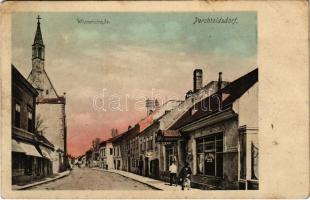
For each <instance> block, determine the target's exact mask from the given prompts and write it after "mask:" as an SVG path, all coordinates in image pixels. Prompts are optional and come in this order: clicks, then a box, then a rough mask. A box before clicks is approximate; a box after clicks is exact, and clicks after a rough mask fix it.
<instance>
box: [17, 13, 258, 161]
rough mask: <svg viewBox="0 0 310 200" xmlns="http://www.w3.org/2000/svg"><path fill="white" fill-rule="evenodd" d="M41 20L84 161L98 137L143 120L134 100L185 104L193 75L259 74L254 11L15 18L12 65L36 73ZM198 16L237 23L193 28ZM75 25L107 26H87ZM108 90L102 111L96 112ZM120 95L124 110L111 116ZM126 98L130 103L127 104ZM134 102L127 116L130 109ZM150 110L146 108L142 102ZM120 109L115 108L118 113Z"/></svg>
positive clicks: (71, 139) (73, 142) (48, 64)
mask: <svg viewBox="0 0 310 200" xmlns="http://www.w3.org/2000/svg"><path fill="white" fill-rule="evenodd" d="M38 14H39V15H40V16H41V18H42V19H41V30H42V36H43V41H44V44H45V70H46V72H47V73H48V75H49V77H50V79H51V81H52V83H53V85H54V87H55V89H56V91H57V92H58V94H62V93H63V92H66V93H67V107H66V111H67V125H68V151H69V153H71V154H73V155H80V154H83V153H84V152H85V150H87V149H88V148H89V147H90V145H91V140H92V139H93V138H95V137H99V138H102V139H104V138H108V137H110V130H111V128H118V129H119V130H120V132H122V131H123V130H125V129H127V127H128V125H133V124H135V123H136V122H137V121H138V120H139V119H141V118H143V117H145V115H146V109H143V110H141V109H140V110H137V109H134V108H133V103H134V99H135V98H139V100H140V103H141V101H142V100H143V99H141V98H142V97H145V98H147V97H151V96H152V92H151V91H152V90H153V91H155V96H161V98H162V99H170V98H174V99H176V98H178V99H183V98H184V96H185V93H186V92H187V91H188V90H190V89H192V73H193V70H194V69H195V68H201V69H203V73H204V76H203V78H204V80H203V81H204V85H205V84H207V82H209V81H212V80H217V78H218V72H219V71H222V72H223V80H225V81H232V80H234V79H236V78H238V77H240V76H242V75H244V74H246V73H247V72H249V71H251V70H252V69H254V68H256V67H257V63H256V54H257V27H256V23H257V22H256V13H254V12H234V13H227V12H213V13H47V12H43V13H15V14H14V15H13V18H12V53H13V54H12V55H13V56H12V64H14V65H15V66H16V67H17V69H19V70H20V72H21V73H22V74H23V75H24V76H25V77H28V75H29V73H30V71H31V45H32V43H33V40H34V34H35V31H36V26H37V23H36V22H37V20H36V17H37V15H38ZM195 17H199V18H207V17H213V18H216V17H223V18H226V17H230V18H232V19H233V18H236V17H237V22H238V23H236V24H234V25H232V24H218V23H204V24H195V25H194V24H193V22H194V21H195ZM77 19H83V20H102V21H104V19H107V20H109V21H110V23H109V24H104V25H103V24H82V23H80V24H79V23H78V21H77ZM103 90H105V97H106V98H105V101H104V107H106V110H107V111H103V110H99V109H96V108H94V107H93V100H94V98H95V97H98V96H100V95H101V96H102V93H103ZM111 95H114V96H113V99H114V102H115V99H117V98H116V96H115V95H119V97H120V99H121V105H122V106H123V107H122V109H123V111H112V110H111V109H108V108H107V107H108V103H109V98H110V100H111ZM126 96H128V97H129V98H127V101H125V99H126ZM125 102H128V105H129V106H128V108H127V110H128V111H126V109H125V107H124V104H125ZM142 104H144V103H142ZM114 107H115V106H114Z"/></svg>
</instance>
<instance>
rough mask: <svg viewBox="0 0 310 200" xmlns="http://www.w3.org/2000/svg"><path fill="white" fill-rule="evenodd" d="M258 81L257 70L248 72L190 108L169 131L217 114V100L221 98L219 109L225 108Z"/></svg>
mask: <svg viewBox="0 0 310 200" xmlns="http://www.w3.org/2000/svg"><path fill="white" fill-rule="evenodd" d="M257 81H258V69H257V68H256V69H255V70H253V71H251V72H249V73H248V74H246V75H244V76H242V77H240V78H238V79H236V80H235V81H233V82H231V83H230V84H228V85H227V86H226V87H224V88H223V89H221V90H220V91H219V92H218V93H216V94H214V95H211V96H208V97H207V98H205V99H203V100H202V101H200V102H198V103H196V104H195V105H194V106H192V107H191V109H189V110H188V111H187V112H186V113H184V114H183V115H182V117H181V118H180V119H179V120H177V121H176V122H175V123H174V124H173V125H172V126H171V127H170V129H171V130H174V129H178V128H180V127H181V126H184V125H186V124H189V123H191V122H193V121H196V120H198V119H200V118H202V117H205V116H208V115H210V114H213V113H216V112H218V108H219V103H218V98H217V97H219V96H222V105H221V108H222V109H224V108H227V107H229V106H231V104H232V103H233V102H234V101H236V100H237V99H238V98H240V97H241V96H242V95H243V94H244V93H245V92H246V91H247V90H248V89H249V88H251V87H252V86H253V85H254V84H255V83H256V82H257Z"/></svg>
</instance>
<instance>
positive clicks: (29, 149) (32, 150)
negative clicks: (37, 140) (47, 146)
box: [19, 142, 42, 157]
mask: <svg viewBox="0 0 310 200" xmlns="http://www.w3.org/2000/svg"><path fill="white" fill-rule="evenodd" d="M19 145H20V147H21V148H22V149H23V150H24V152H25V153H26V155H29V156H36V157H42V156H41V154H40V153H39V152H38V150H37V149H36V147H35V146H34V145H32V144H27V143H24V142H19Z"/></svg>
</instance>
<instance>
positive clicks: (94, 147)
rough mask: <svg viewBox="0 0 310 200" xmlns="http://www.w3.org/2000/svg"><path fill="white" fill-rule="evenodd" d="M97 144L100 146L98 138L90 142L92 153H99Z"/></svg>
mask: <svg viewBox="0 0 310 200" xmlns="http://www.w3.org/2000/svg"><path fill="white" fill-rule="evenodd" d="M99 144H100V139H99V138H95V139H94V140H93V141H92V147H93V151H94V152H98V151H99Z"/></svg>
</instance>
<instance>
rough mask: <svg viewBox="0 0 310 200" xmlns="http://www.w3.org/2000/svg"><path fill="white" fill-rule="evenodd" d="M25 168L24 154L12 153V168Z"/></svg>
mask: <svg viewBox="0 0 310 200" xmlns="http://www.w3.org/2000/svg"><path fill="white" fill-rule="evenodd" d="M23 168H24V155H23V154H20V153H12V169H23Z"/></svg>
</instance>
